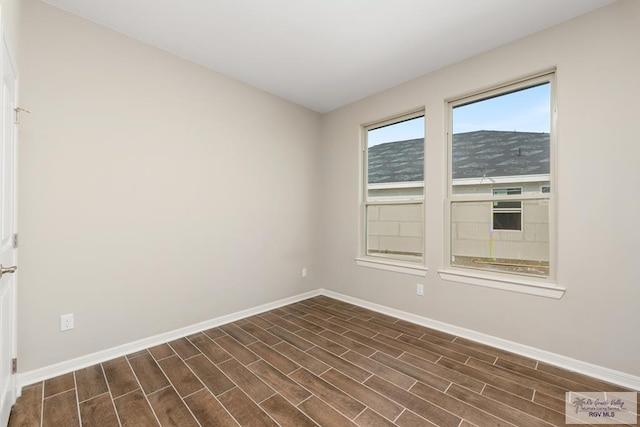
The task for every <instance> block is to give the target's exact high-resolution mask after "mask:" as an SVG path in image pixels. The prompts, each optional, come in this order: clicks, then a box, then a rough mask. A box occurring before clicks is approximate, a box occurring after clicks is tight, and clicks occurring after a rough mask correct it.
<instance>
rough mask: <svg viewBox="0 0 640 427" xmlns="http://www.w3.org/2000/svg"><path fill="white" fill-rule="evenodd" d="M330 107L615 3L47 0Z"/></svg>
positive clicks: (316, 106) (314, 105)
mask: <svg viewBox="0 0 640 427" xmlns="http://www.w3.org/2000/svg"><path fill="white" fill-rule="evenodd" d="M46 1H47V3H50V4H52V5H54V6H57V7H60V8H62V9H65V10H68V11H70V12H72V13H75V14H77V15H80V16H82V17H85V18H87V19H89V20H92V21H94V22H97V23H99V24H102V25H104V26H107V27H110V28H112V29H115V30H117V31H120V32H122V33H124V34H127V35H129V36H131V37H133V38H136V39H139V40H142V41H145V42H147V43H149V44H151V45H154V46H157V47H159V48H162V49H165V50H167V51H169V52H172V53H174V54H176V55H179V56H181V57H183V58H186V59H189V60H191V61H193V62H196V63H198V64H201V65H204V66H206V67H209V68H211V69H214V70H216V71H219V72H221V73H223V74H226V75H228V76H231V77H234V78H236V79H238V80H241V81H243V82H246V83H249V84H251V85H253V86H256V87H258V88H261V89H263V90H265V91H268V92H271V93H273V94H275V95H278V96H281V97H283V98H286V99H288V100H290V101H293V102H295V103H297V104H300V105H303V106H305V107H308V108H310V109H312V110H315V111H318V112H326V111H330V110H332V109H335V108H338V107H340V106H343V105H345V104H348V103H350V102H353V101H356V100H358V99H361V98H364V97H366V96H368V95H371V94H373V93H376V92H379V91H381V90H384V89H387V88H390V87H393V86H395V85H397V84H399V83H402V82H405V81H408V80H411V79H413V78H415V77H418V76H420V75H423V74H426V73H428V72H430V71H433V70H436V69H439V68H442V67H444V66H446V65H449V64H452V63H454V62H457V61H460V60H462V59H464V58H468V57H470V56H473V55H476V54H478V53H480V52H483V51H486V50H488V49H491V48H494V47H497V46H500V45H503V44H506V43H508V42H510V41H513V40H516V39H518V38H521V37H523V36H525V35H527V34H531V33H533V32H536V31H539V30H542V29H544V28H547V27H549V26H552V25H554V24H558V23H560V22H562V21H566V20H568V19H570V18H572V17H574V16H577V15H580V14H583V13H586V12H588V11H591V10H593V9H596V8H599V7H601V6H604V5H606V4H609V3H613V1H615V0H178V1H176V0H46Z"/></svg>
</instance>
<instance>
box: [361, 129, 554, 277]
mask: <svg viewBox="0 0 640 427" xmlns="http://www.w3.org/2000/svg"><path fill="white" fill-rule="evenodd" d="M549 142H550V141H549V134H548V133H533V132H515V131H514V132H506V131H487V130H481V131H475V132H467V133H458V134H454V135H453V141H452V150H451V156H452V165H453V170H452V171H451V176H452V181H453V182H452V184H453V193H454V195H455V194H477V195H478V196H479V197H480V198H482V197H483V196H486V197H487V198H492V197H500V196H512V197H511V199H512V200H504V199H502V200H493V201H491V200H482V201H478V202H463V203H454V205H453V208H452V212H451V219H452V221H451V224H452V228H453V230H452V233H451V234H452V241H451V245H452V251H451V253H452V256H453V258H454V262H455V261H459V262H460V263H461V264H465V265H466V264H468V263H469V262H494V261H500V262H503V263H511V264H516V265H519V264H522V265H533V266H536V267H538V266H542V269H543V270H544V267H546V266H548V262H549V207H548V200H547V199H546V198H541V199H527V200H518V197H517V196H518V195H526V196H530V195H532V194H544V193H548V192H549V191H550V187H549V182H550V175H549V174H550V165H549V159H550V152H549V150H550V143H549ZM423 157H424V150H423V140H422V139H412V140H407V141H397V142H389V143H385V144H380V145H376V146H373V147H371V148H370V149H369V151H368V171H367V173H368V177H367V178H368V191H369V196H370V197H375V198H379V199H380V200H384V199H388V198H399V197H400V198H408V197H412V196H419V195H421V194H422V187H423V186H424V170H423V165H424V162H423ZM513 196H516V197H513ZM507 198H508V197H507ZM378 209H379V210H381V211H382V210H384V209H385V207H384V206H379V207H378ZM396 209H397V207H396ZM406 209H407V212H404V213H403V214H400V215H396V216H395V218H394V217H393V216H392V215H383V214H382V213H381V212H377V217H376V218H369V227H370V228H373V230H372V231H373V233H370V239H372V240H375V239H378V240H379V241H381V242H382V241H384V242H387V244H386V245H385V244H379V246H380V251H381V252H384V251H385V250H387V251H388V253H392V252H393V251H397V252H399V253H403V254H406V253H414V254H415V255H416V256H417V255H420V252H421V248H419V247H416V243H417V242H416V241H415V236H410V235H406V233H403V231H402V230H403V229H409V227H408V226H407V224H406V222H407V221H408V222H409V223H411V222H412V221H411V220H410V218H411V217H412V216H415V215H416V214H419V212H410V211H409V209H411V207H410V206H407V208H406ZM414 210H415V208H414ZM390 223H397V226H396V224H394V225H390ZM403 225H404V227H403ZM376 230H380V232H379V233H376ZM416 234H417V233H416ZM373 244H374V245H375V244H377V242H376V241H374V242H373ZM370 247H373V245H371V246H370ZM407 248H408V249H407ZM466 258H468V259H466Z"/></svg>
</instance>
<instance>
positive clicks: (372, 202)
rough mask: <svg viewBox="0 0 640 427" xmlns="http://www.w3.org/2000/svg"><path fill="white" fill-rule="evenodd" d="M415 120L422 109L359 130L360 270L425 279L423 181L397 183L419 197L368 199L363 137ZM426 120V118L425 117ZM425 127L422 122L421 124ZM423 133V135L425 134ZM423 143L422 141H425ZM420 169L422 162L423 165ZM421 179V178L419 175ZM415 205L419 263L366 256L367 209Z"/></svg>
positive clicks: (366, 162) (419, 115) (375, 186)
mask: <svg viewBox="0 0 640 427" xmlns="http://www.w3.org/2000/svg"><path fill="white" fill-rule="evenodd" d="M418 117H426V116H425V109H424V108H420V109H418V110H412V111H411V112H408V113H405V114H401V115H397V116H394V117H391V118H389V119H386V120H381V121H376V122H372V123H368V124H365V125H363V126H362V127H361V131H362V138H361V153H362V156H361V172H362V173H361V191H360V192H361V197H360V224H359V227H358V228H359V236H360V237H359V241H360V243H359V250H358V252H359V253H358V256H357V257H356V258H355V262H356V264H357V265H359V266H361V267H368V268H376V269H381V270H388V271H394V272H398V273H404V274H410V275H416V276H426V274H427V268H426V267H425V252H426V238H425V228H426V227H425V224H424V222H425V219H424V199H425V195H424V188H425V185H424V181H423V182H409V183H400V185H399V188H420V187H421V188H422V189H423V192H422V196H407V197H403V196H389V197H375V196H373V197H369V195H368V194H369V192H368V172H369V171H368V164H369V161H368V157H367V154H368V149H367V147H368V143H367V135H368V131H370V130H373V129H377V128H380V127H384V126H389V125H393V124H395V123H400V122H403V121H406V120H411V119H414V118H418ZM425 121H426V118H425ZM425 128H426V123H425ZM425 134H426V132H425ZM425 140H426V138H425ZM423 167H424V163H423ZM423 176H425V175H424V174H423ZM373 188H374V189H380V188H385V184H374V185H373ZM407 204H417V205H420V206H422V209H421V210H422V233H423V234H422V258H421V259H420V260H415V261H413V260H407V259H402V258H401V257H397V258H394V257H393V256H389V255H385V254H379V255H373V254H368V253H367V208H368V207H369V206H380V205H407Z"/></svg>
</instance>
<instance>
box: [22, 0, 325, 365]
mask: <svg viewBox="0 0 640 427" xmlns="http://www.w3.org/2000/svg"><path fill="white" fill-rule="evenodd" d="M22 26H23V28H22V33H21V34H22V40H21V46H20V50H21V52H20V53H21V55H20V56H21V64H20V65H21V70H22V73H21V77H22V81H21V105H22V106H24V107H25V108H28V109H30V110H31V111H32V112H33V113H32V114H31V115H29V116H23V123H22V124H21V125H20V135H19V137H20V176H19V179H20V197H19V205H20V211H19V220H20V230H21V238H20V253H19V256H20V277H19V343H18V346H19V347H18V348H19V359H20V370H21V371H22V372H24V371H29V370H32V369H36V368H40V367H43V366H47V365H50V364H53V363H56V362H60V361H65V360H68V359H71V358H74V357H78V356H83V355H86V354H89V353H92V352H95V351H99V350H104V349H107V348H110V347H113V346H116V345H120V344H124V343H128V342H131V341H134V340H137V339H141V338H146V337H150V336H153V335H155V334H158V333H161V332H167V331H171V330H173V329H177V328H179V327H183V326H188V325H191V324H194V323H196V322H200V321H205V320H208V319H212V318H215V317H217V316H220V315H224V314H228V313H232V312H235V311H238V310H241V309H246V308H250V307H254V306H257V305H260V304H264V303H268V302H272V301H276V300H278V299H281V298H285V297H289V296H292V295H296V294H299V293H302V292H306V291H308V290H311V289H316V288H318V287H319V282H314V278H315V276H317V275H318V272H317V270H316V269H315V266H314V264H313V260H312V257H311V242H312V235H311V233H313V226H314V216H313V212H314V200H315V197H316V196H314V194H313V193H314V191H313V190H314V189H315V188H316V186H317V183H316V182H315V180H316V177H317V173H316V157H317V154H316V150H317V147H318V140H319V134H320V130H319V124H320V118H319V116H318V115H317V114H316V113H313V112H311V111H308V110H306V109H303V108H301V107H299V106H296V105H293V104H291V103H288V102H286V101H283V100H282V99H279V98H276V97H274V96H271V95H268V94H266V93H264V92H261V91H259V90H257V89H254V88H252V87H249V86H247V85H244V84H241V83H239V82H237V81H234V80H232V79H229V78H227V77H224V76H222V75H220V74H217V73H215V72H212V71H210V70H207V69H205V68H202V67H200V66H197V65H194V64H192V63H190V62H187V61H185V60H182V59H180V58H178V57H175V56H172V55H170V54H168V53H166V52H164V51H161V50H158V49H155V48H153V47H150V46H148V45H145V44H143V43H140V42H137V41H134V40H132V39H129V38H127V37H125V36H123V35H120V34H118V33H115V32H113V31H111V30H108V29H105V28H103V27H100V26H97V25H95V24H93V23H91V22H89V21H86V20H83V19H80V18H78V17H76V16H73V15H71V14H68V13H66V12H63V11H61V10H59V9H56V8H53V7H51V6H49V5H47V4H45V3H42V2H39V1H36V0H25V1H24V10H23V21H22ZM303 267H307V268H308V269H309V277H308V278H306V279H302V278H301V269H302V268H303ZM65 313H74V314H75V329H73V330H72V331H69V332H59V329H58V328H59V316H60V315H61V314H65Z"/></svg>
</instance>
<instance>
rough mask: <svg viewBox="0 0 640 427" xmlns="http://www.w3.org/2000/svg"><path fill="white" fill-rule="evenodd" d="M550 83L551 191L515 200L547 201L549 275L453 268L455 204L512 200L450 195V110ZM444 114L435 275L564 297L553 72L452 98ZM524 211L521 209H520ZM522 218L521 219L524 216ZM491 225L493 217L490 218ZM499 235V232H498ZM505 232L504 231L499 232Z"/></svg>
mask: <svg viewBox="0 0 640 427" xmlns="http://www.w3.org/2000/svg"><path fill="white" fill-rule="evenodd" d="M547 82H548V83H549V86H550V88H549V89H550V98H551V106H550V107H551V117H550V141H549V143H550V150H549V151H550V170H549V178H550V184H549V185H550V188H551V191H550V192H549V193H542V194H525V193H524V192H523V194H521V195H519V196H517V197H518V200H521V201H523V202H524V201H525V200H531V199H547V200H548V201H549V228H550V229H549V255H550V257H549V275H548V276H547V277H539V276H528V275H523V274H519V273H509V272H497V271H493V270H491V271H489V270H482V269H478V270H475V269H472V268H465V267H461V266H454V265H452V261H451V249H452V248H451V245H452V242H451V210H452V209H451V207H452V205H453V203H455V202H464V201H491V202H493V201H496V200H510V199H511V200H512V199H513V198H514V196H493V191H491V194H490V195H486V194H485V195H479V194H453V185H454V182H453V176H452V174H453V171H452V170H451V165H452V139H453V135H452V129H453V108H455V107H457V106H460V105H465V104H469V103H472V102H476V101H481V100H483V99H488V98H491V97H496V96H501V95H505V94H508V93H510V92H514V91H517V90H520V89H526V88H528V87H532V86H536V85H539V84H544V83H547ZM445 108H446V114H447V117H448V128H447V132H446V141H447V153H448V157H447V175H448V176H447V189H446V196H445V221H444V222H445V224H444V249H445V254H444V265H443V268H442V269H441V270H439V271H438V273H439V275H440V277H441V278H442V279H444V280H448V281H454V282H458V283H465V284H470V285H475V286H483V287H489V288H494V289H502V290H506V291H510V292H520V293H525V294H530V295H538V296H543V297H548V298H555V299H559V298H562V296H563V295H564V292H565V289H564V288H563V287H561V286H559V285H558V284H557V283H556V269H557V265H556V245H557V243H556V241H557V240H556V235H557V232H556V218H557V215H556V194H555V191H554V189H555V188H557V187H558V186H557V183H556V172H555V165H556V154H555V151H556V135H557V104H556V72H555V70H551V71H547V72H544V73H540V74H537V75H533V76H530V77H527V78H523V79H519V80H515V81H512V82H508V83H506V84H503V85H499V86H495V87H492V88H489V89H486V90H482V91H478V92H475V93H473V94H468V95H464V96H461V97H457V98H452V99H449V100H446V101H445ZM523 205H524V203H523ZM523 208H524V206H523ZM523 218H524V215H523ZM491 220H492V221H493V217H492V218H491ZM497 231H498V230H497ZM499 231H505V230H499Z"/></svg>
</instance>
